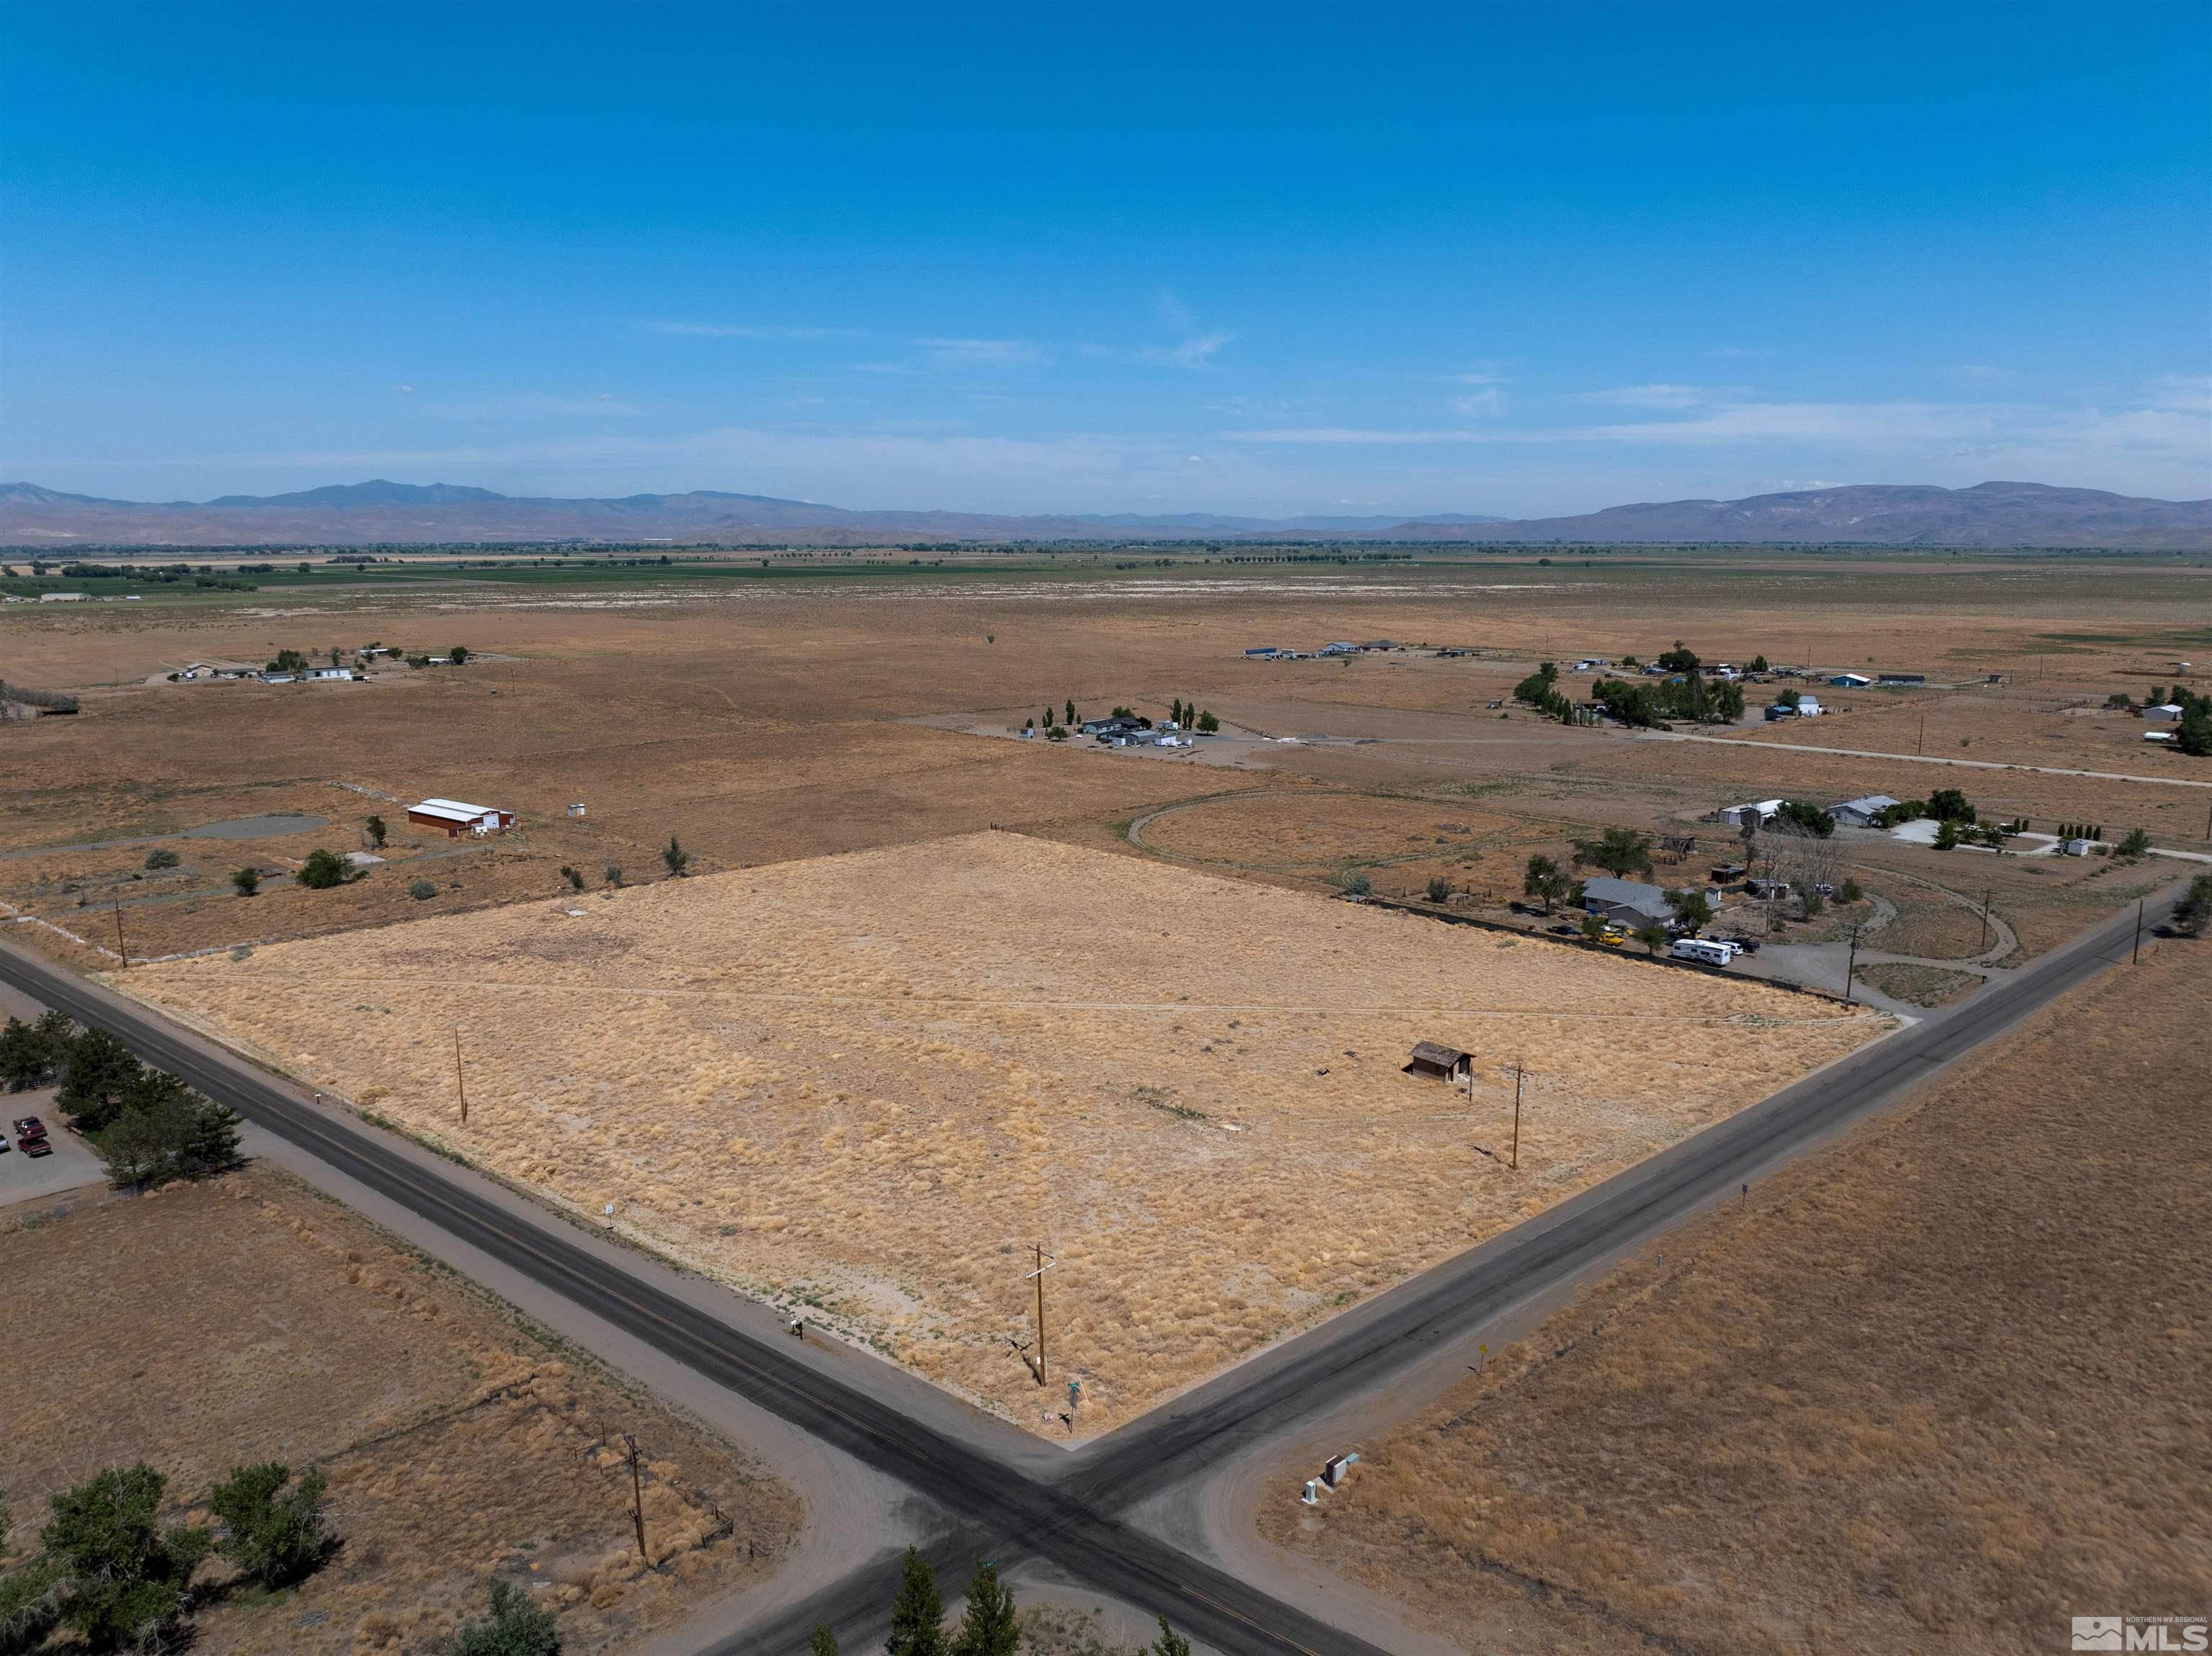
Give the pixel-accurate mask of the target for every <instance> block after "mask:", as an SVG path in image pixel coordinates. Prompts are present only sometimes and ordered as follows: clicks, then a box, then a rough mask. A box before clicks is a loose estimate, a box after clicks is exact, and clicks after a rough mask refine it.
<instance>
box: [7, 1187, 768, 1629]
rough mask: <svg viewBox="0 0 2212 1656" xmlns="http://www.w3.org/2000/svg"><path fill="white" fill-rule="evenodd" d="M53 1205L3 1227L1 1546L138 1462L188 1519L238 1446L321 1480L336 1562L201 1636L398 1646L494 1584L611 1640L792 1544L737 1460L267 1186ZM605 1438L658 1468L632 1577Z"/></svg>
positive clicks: (439, 1280) (235, 1611) (385, 1248)
mask: <svg viewBox="0 0 2212 1656" xmlns="http://www.w3.org/2000/svg"><path fill="white" fill-rule="evenodd" d="M57 1205H59V1206H61V1207H64V1208H65V1209H67V1211H66V1212H65V1213H64V1214H63V1215H62V1216H58V1217H55V1216H52V1214H53V1212H54V1210H55V1207H56V1206H57ZM0 1259H4V1260H5V1261H6V1262H7V1267H8V1274H9V1278H10V1280H11V1281H14V1282H15V1283H18V1284H20V1285H26V1286H28V1285H33V1284H35V1289H36V1307H35V1310H34V1311H33V1310H25V1311H24V1312H23V1313H21V1314H19V1315H16V1316H14V1317H12V1318H11V1319H10V1321H9V1334H8V1338H7V1340H6V1341H5V1342H4V1344H0V1392H4V1394H5V1396H6V1398H7V1399H8V1402H7V1419H8V1432H9V1452H8V1462H9V1465H8V1477H7V1483H6V1488H5V1491H4V1495H5V1499H6V1500H7V1501H8V1503H9V1507H11V1508H12V1510H13V1515H14V1518H15V1534H16V1536H17V1538H18V1539H19V1540H20V1539H23V1538H29V1537H32V1536H34V1535H35V1533H36V1530H37V1526H38V1525H39V1523H40V1522H41V1521H42V1520H43V1517H44V1513H45V1508H46V1495H49V1494H51V1493H52V1492H53V1491H55V1490H58V1489H63V1488H65V1487H67V1486H69V1485H70V1484H72V1483H77V1482H79V1481H81V1480H82V1479H84V1478H86V1477H89V1476H91V1475H92V1474H93V1473H94V1472H95V1471H98V1470H99V1469H100V1468H101V1467H103V1466H109V1465H122V1464H128V1463H130V1462H131V1461H134V1460H137V1459H144V1460H146V1461H148V1462H149V1464H151V1465H153V1466H155V1468H156V1469H157V1470H158V1471H161V1472H164V1473H166V1474H167V1477H168V1478H169V1495H170V1497H171V1499H172V1500H173V1501H175V1502H177V1503H179V1506H180V1507H190V1505H191V1503H192V1502H193V1501H198V1500H200V1499H203V1498H204V1495H205V1492H206V1491H207V1489H209V1487H210V1485H211V1484H213V1483H216V1482H217V1481H219V1480H220V1479H222V1477H225V1476H227V1475H228V1470H229V1468H230V1467H232V1466H233V1465H238V1464H240V1463H244V1462H251V1461H258V1460H282V1461H284V1462H286V1463H288V1464H289V1465H292V1466H294V1467H295V1468H300V1467H304V1466H306V1465H310V1464H312V1465H317V1466H319V1467H320V1468H322V1470H323V1471H324V1472H325V1476H326V1477H328V1478H329V1480H330V1483H331V1513H332V1518H333V1520H334V1522H335V1525H336V1527H337V1530H338V1531H339V1532H341V1533H342V1534H343V1537H344V1538H345V1541H344V1545H343V1547H342V1548H341V1549H340V1550H339V1551H338V1552H337V1555H336V1556H335V1557H334V1558H333V1559H332V1560H331V1562H329V1563H328V1564H327V1565H326V1566H325V1568H323V1569H322V1570H321V1571H319V1573H317V1574H315V1575H313V1576H312V1577H310V1578H309V1579H308V1580H307V1581H306V1582H305V1583H303V1584H302V1585H301V1586H299V1587H297V1588H296V1589H295V1590H293V1591H290V1592H283V1593H280V1594H276V1595H274V1596H262V1595H259V1594H245V1595H234V1596H233V1597H232V1598H229V1599H228V1600H223V1601H219V1602H217V1603H216V1604H214V1605H213V1606H212V1607H211V1608H209V1609H207V1610H204V1611H202V1612H200V1613H199V1614H197V1616H196V1617H195V1618H194V1619H195V1622H196V1623H197V1627H198V1630H199V1636H198V1642H197V1644H196V1646H195V1648H196V1649H197V1650H201V1651H204V1652H208V1653H229V1652H238V1653H271V1656H273V1653H279V1652H282V1653H293V1652H301V1653H308V1652H313V1653H325V1656H342V1653H349V1652H350V1653H358V1656H367V1653H369V1652H372V1651H375V1652H383V1651H400V1652H405V1653H409V1656H416V1653H428V1652H432V1651H435V1650H440V1649H442V1648H443V1641H444V1640H445V1638H446V1637H447V1636H449V1635H450V1634H451V1633H452V1631H453V1628H454V1627H455V1626H456V1625H457V1623H458V1621H459V1620H460V1619H463V1618H465V1617H468V1616H471V1615H475V1614H479V1613H481V1610H482V1605H483V1598H484V1592H485V1582H486V1580H487V1579H488V1578H489V1577H490V1576H492V1575H494V1574H508V1575H512V1576H513V1577H514V1578H515V1579H517V1580H523V1581H527V1582H530V1583H532V1584H533V1585H535V1584H543V1586H544V1598H545V1600H546V1602H549V1603H553V1604H558V1605H560V1606H562V1614H561V1635H562V1644H563V1648H564V1649H567V1650H569V1651H572V1652H592V1651H601V1650H607V1649H611V1648H614V1647H617V1646H620V1645H623V1644H627V1643H629V1642H630V1641H633V1640H635V1638H637V1637H638V1636H640V1635H642V1634H644V1633H646V1632H647V1631H648V1630H650V1629H653V1628H656V1627H659V1626H662V1625H665V1624H666V1623H670V1622H671V1621H673V1620H676V1619H678V1618H679V1617H683V1616H685V1615H688V1614H691V1613H694V1612H696V1610H697V1609H698V1607H699V1606H700V1605H701V1604H703V1603H705V1602H707V1601H708V1600H709V1599H711V1598H714V1597H717V1596H720V1594H723V1593H726V1592H730V1591H732V1590H733V1589H734V1588H736V1587H738V1586H742V1585H744V1583H745V1582H747V1581H749V1580H757V1579H758V1578H760V1577H762V1576H763V1575H765V1574H767V1573H768V1572H769V1571H770V1570H772V1569H773V1568H775V1562H776V1561H777V1559H778V1558H779V1557H780V1556H781V1555H782V1554H783V1553H784V1551H785V1550H787V1547H788V1545H789V1544H790V1542H791V1539H792V1538H793V1534H794V1533H795V1531H796V1528H797V1524H798V1519H799V1508H798V1502H797V1501H796V1500H795V1498H794V1497H793V1495H792V1493H791V1492H790V1491H789V1490H788V1489H787V1488H785V1487H784V1486H783V1485H782V1484H781V1483H779V1482H777V1481H776V1480H775V1478H774V1477H771V1476H770V1475H769V1474H768V1473H767V1472H766V1471H764V1470H763V1468H762V1467H761V1466H760V1465H758V1463H757V1462H755V1461H753V1460H752V1459H750V1457H748V1456H746V1455H745V1454H744V1453H741V1452H739V1451H738V1450H736V1449H734V1448H732V1446H731V1445H729V1444H728V1443H727V1442H726V1441H723V1440H721V1439H720V1438H719V1437H717V1436H715V1435H714V1434H712V1433H710V1432H708V1431H707V1430H705V1429H702V1428H701V1427H699V1426H697V1425H696V1424H694V1423H692V1422H689V1421H687V1420H684V1419H683V1418H681V1417H679V1416H676V1415H674V1414H672V1413H671V1412H670V1411H669V1410H666V1409H665V1408H663V1407H661V1406H659V1405H658V1404H653V1402H651V1401H650V1400H648V1399H646V1398H642V1397H641V1395H638V1394H635V1393H633V1392H629V1391H627V1390H625V1389H622V1388H620V1387H618V1386H616V1385H615V1384H613V1383H611V1381H610V1380H608V1379H606V1378H605V1377H604V1376H602V1375H601V1374H599V1372H598V1371H596V1370H594V1369H592V1368H588V1367H578V1366H576V1365H575V1364H574V1363H573V1362H570V1361H568V1359H567V1357H566V1356H565V1354H563V1353H562V1352H561V1351H558V1350H555V1349H553V1348H552V1347H551V1346H550V1345H549V1344H547V1343H546V1342H545V1341H544V1340H542V1339H540V1338H536V1337H535V1336H533V1335H532V1333H531V1332H530V1331H527V1330H526V1329H524V1328H522V1327H520V1326H519V1325H517V1324H516V1323H515V1322H514V1321H513V1320H511V1319H509V1318H508V1317H507V1316H506V1315H503V1314H502V1313H501V1310H500V1309H499V1308H498V1307H495V1305H494V1304H492V1303H491V1302H490V1301H489V1300H488V1299H486V1298H485V1297H484V1296H483V1295H481V1294H479V1293H478V1292H477V1291H476V1290H473V1289H470V1288H468V1287H467V1286H466V1285H465V1284H464V1283H460V1282H459V1281H458V1280H456V1279H455V1278H453V1277H451V1276H450V1275H449V1274H447V1273H445V1272H443V1271H438V1270H435V1269H433V1268H432V1267H431V1266H429V1265H427V1264H426V1263H425V1262H424V1261H422V1259H420V1258H419V1257H418V1256H416V1255H414V1254H412V1253H408V1252H406V1251H404V1250H403V1249H402V1248H400V1247H398V1246H396V1245H395V1244H394V1243H393V1241H392V1239H391V1238H390V1237H389V1236H388V1235H386V1234H385V1233H383V1232H381V1231H380V1230H378V1229H377V1228H375V1227H374V1226H372V1225H370V1224H369V1223H368V1222H366V1221H364V1220H362V1219H360V1218H358V1217H356V1216H354V1215H353V1214H351V1213H349V1212H348V1211H346V1210H344V1209H343V1208H339V1207H337V1206H335V1205H334V1204H331V1203H329V1202H327V1201H325V1200H324V1199H322V1198H319V1197H317V1196H316V1195H314V1194H313V1192H309V1191H308V1190H307V1189H306V1188H305V1187H303V1186H300V1185H299V1184H297V1183H296V1182H295V1181H294V1180H290V1179H289V1178H287V1177H285V1176H283V1175H282V1174H276V1173H273V1172H270V1171H266V1170H259V1169H256V1170H251V1171H248V1172H246V1173H245V1174H240V1175H238V1176H236V1177H234V1178H231V1179H227V1180H223V1181H222V1183H221V1184H220V1185H219V1186H180V1187H176V1188H173V1189H171V1190H168V1191H166V1192H161V1194H159V1195H158V1196H153V1197H147V1198H139V1199H135V1200H132V1199H125V1198H115V1197H106V1196H91V1195H84V1196H79V1197H76V1198H70V1200H69V1201H67V1202H66V1203H64V1204H46V1203H41V1204H24V1205H23V1206H19V1207H17V1208H15V1209H13V1210H9V1212H8V1213H7V1214H5V1215H0ZM624 1431H628V1432H632V1433H635V1435H636V1436H637V1438H638V1440H639V1441H640V1444H641V1446H642V1447H644V1448H645V1449H646V1450H647V1452H648V1453H649V1454H650V1455H651V1456H652V1457H653V1462H652V1467H651V1470H650V1472H649V1475H648V1479H647V1489H646V1516H647V1523H648V1526H649V1528H648V1539H649V1540H650V1542H651V1544H652V1545H653V1556H654V1565H655V1568H653V1569H651V1570H647V1569H644V1568H641V1565H640V1563H639V1562H638V1560H637V1557H636V1554H635V1546H634V1544H633V1542H632V1538H631V1532H630V1525H629V1516H628V1505H629V1474H628V1469H627V1467H626V1466H623V1468H621V1469H620V1471H619V1474H618V1473H617V1468H616V1466H615V1465H614V1457H613V1447H616V1446H618V1444H619V1438H618V1436H617V1435H618V1434H619V1433H622V1432H624ZM717 1508H719V1510H720V1513H722V1514H724V1515H725V1516H726V1519H727V1520H728V1528H727V1530H726V1531H725V1529H724V1526H723V1525H722V1523H721V1522H720V1520H718V1519H717V1518H716V1515H715V1514H716V1510H717ZM214 1574H215V1575H216V1577H217V1578H219V1577H220V1575H221V1574H222V1571H221V1569H220V1568H216V1569H215V1571H214Z"/></svg>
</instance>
